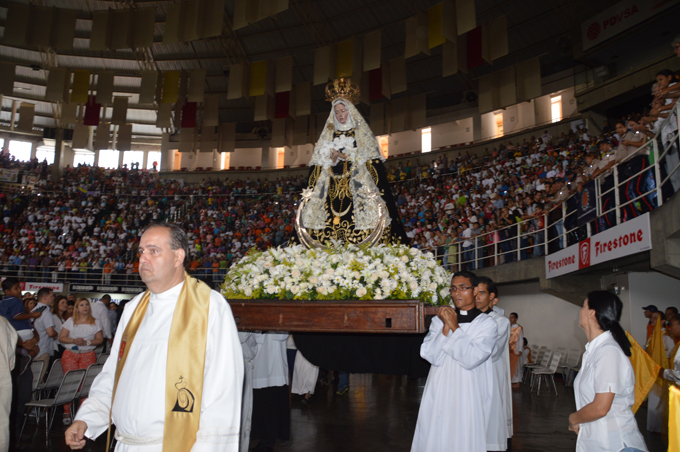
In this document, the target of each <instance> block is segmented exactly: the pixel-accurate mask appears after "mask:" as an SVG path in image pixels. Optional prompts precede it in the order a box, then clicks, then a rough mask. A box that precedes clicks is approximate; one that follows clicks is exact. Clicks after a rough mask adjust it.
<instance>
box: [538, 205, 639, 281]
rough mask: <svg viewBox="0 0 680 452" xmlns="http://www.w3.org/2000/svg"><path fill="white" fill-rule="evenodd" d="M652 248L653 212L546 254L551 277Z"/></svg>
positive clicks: (548, 277) (547, 272)
mask: <svg viewBox="0 0 680 452" xmlns="http://www.w3.org/2000/svg"><path fill="white" fill-rule="evenodd" d="M651 249H652V231H651V226H650V223H649V213H646V214H644V215H642V216H640V217H637V218H635V219H633V220H630V221H626V222H625V223H622V224H620V225H618V226H614V227H613V228H611V229H607V230H606V231H604V232H600V233H599V234H595V235H594V236H592V237H590V238H588V239H585V240H581V241H580V242H579V243H578V244H575V245H572V246H570V247H568V248H565V249H563V250H561V251H558V252H557V253H553V254H550V255H548V256H546V257H545V277H546V278H547V279H550V278H554V277H556V276H561V275H565V274H567V273H572V272H575V271H577V270H581V269H583V268H587V267H590V266H593V265H597V264H600V263H602V262H607V261H610V260H614V259H619V258H621V257H624V256H629V255H631V254H636V253H641V252H643V251H647V250H651Z"/></svg>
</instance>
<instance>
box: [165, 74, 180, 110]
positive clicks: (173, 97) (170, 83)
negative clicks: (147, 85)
mask: <svg viewBox="0 0 680 452" xmlns="http://www.w3.org/2000/svg"><path fill="white" fill-rule="evenodd" d="M179 75H180V73H179V71H165V73H163V97H162V98H161V103H162V104H174V103H175V102H177V96H178V94H179Z"/></svg>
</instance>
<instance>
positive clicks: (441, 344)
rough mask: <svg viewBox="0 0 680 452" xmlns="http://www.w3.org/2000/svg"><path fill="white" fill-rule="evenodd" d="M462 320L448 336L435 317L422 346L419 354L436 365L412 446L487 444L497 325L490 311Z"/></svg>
mask: <svg viewBox="0 0 680 452" xmlns="http://www.w3.org/2000/svg"><path fill="white" fill-rule="evenodd" d="M462 312H464V311H462ZM461 316H462V314H461V315H459V318H460V317H461ZM459 325H460V327H459V328H458V329H457V330H456V331H455V332H453V333H451V332H449V335H448V336H446V337H444V335H443V334H442V328H443V326H444V323H443V322H442V321H441V320H440V319H439V318H438V317H434V318H433V319H432V323H431V324H430V330H429V332H428V333H427V336H426V337H425V340H424V342H423V345H422V346H421V348H420V355H421V356H422V357H423V358H424V359H426V360H427V361H428V362H429V363H430V364H432V367H431V368H430V373H429V374H428V376H427V383H426V384H425V390H424V391H423V397H422V400H421V403H420V411H419V412H418V422H417V424H416V431H415V434H414V436H413V443H412V445H411V452H442V451H461V452H462V451H465V452H486V450H487V449H486V426H487V424H488V422H489V414H490V410H491V398H492V391H493V383H494V371H493V363H492V362H491V354H492V352H493V349H494V346H495V344H496V336H497V330H498V328H497V326H496V322H495V321H494V320H493V319H492V318H491V317H490V316H488V315H486V314H480V315H478V316H477V318H475V319H474V320H473V321H472V322H470V323H460V324H459Z"/></svg>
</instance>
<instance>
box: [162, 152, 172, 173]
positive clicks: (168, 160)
mask: <svg viewBox="0 0 680 452" xmlns="http://www.w3.org/2000/svg"><path fill="white" fill-rule="evenodd" d="M174 169H175V150H174V149H163V150H162V151H161V167H160V170H161V171H172V170H174Z"/></svg>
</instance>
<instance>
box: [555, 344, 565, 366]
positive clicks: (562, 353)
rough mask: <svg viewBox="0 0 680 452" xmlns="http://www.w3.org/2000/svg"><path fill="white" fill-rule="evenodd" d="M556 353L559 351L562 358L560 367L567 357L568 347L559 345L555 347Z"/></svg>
mask: <svg viewBox="0 0 680 452" xmlns="http://www.w3.org/2000/svg"><path fill="white" fill-rule="evenodd" d="M555 353H559V354H560V356H562V358H561V359H560V363H559V364H558V367H559V366H561V365H562V364H564V360H565V359H567V347H557V348H556V349H555Z"/></svg>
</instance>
